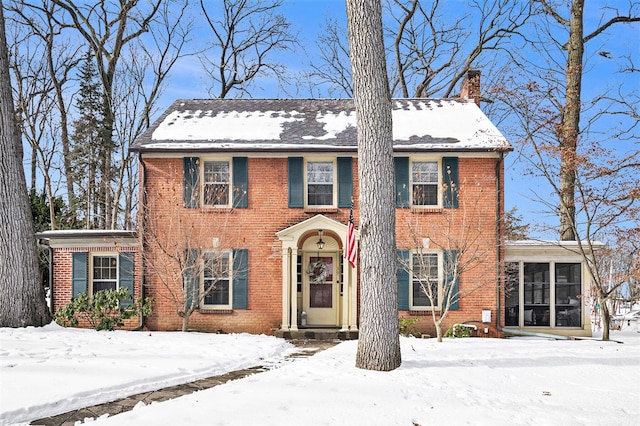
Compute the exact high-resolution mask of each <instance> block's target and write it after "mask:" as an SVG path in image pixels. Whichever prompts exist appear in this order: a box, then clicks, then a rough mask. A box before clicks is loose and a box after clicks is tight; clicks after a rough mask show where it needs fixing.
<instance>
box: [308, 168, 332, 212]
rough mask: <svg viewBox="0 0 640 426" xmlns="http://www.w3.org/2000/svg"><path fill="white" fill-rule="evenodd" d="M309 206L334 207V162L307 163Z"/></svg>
mask: <svg viewBox="0 0 640 426" xmlns="http://www.w3.org/2000/svg"><path fill="white" fill-rule="evenodd" d="M307 204H308V205H310V206H331V205H333V162H331V161H309V162H308V163H307Z"/></svg>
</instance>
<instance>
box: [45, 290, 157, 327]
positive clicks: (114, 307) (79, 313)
mask: <svg viewBox="0 0 640 426" xmlns="http://www.w3.org/2000/svg"><path fill="white" fill-rule="evenodd" d="M126 301H130V303H123V302H126ZM151 303H152V301H151V298H149V297H147V298H144V299H142V298H139V299H136V300H133V296H132V295H130V294H129V291H128V289H127V288H126V287H121V288H119V289H117V290H101V291H99V292H97V293H96V294H94V295H93V297H89V296H88V295H87V294H86V293H82V294H79V295H78V296H76V297H74V298H73V299H71V302H70V303H69V304H67V305H65V306H64V307H62V308H61V309H58V310H57V311H56V313H55V315H54V319H55V321H56V322H57V323H58V324H60V325H61V326H63V327H76V326H77V325H78V323H79V321H80V320H82V319H84V320H86V321H87V322H88V323H89V324H90V325H91V327H93V328H94V329H95V330H115V329H116V328H118V327H122V326H123V325H124V320H127V319H129V318H132V317H134V316H137V315H141V314H142V315H149V314H150V313H151V311H152V310H153V307H152V306H151Z"/></svg>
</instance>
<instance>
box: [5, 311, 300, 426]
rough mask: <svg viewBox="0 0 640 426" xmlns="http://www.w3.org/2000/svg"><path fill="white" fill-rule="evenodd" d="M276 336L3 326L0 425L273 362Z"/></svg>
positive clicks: (282, 345) (279, 350) (283, 348)
mask: <svg viewBox="0 0 640 426" xmlns="http://www.w3.org/2000/svg"><path fill="white" fill-rule="evenodd" d="M294 349H295V348H294V347H293V346H292V345H291V344H289V343H287V342H285V341H284V340H281V339H276V338H275V337H271V336H255V335H248V334H230V335H220V334H205V333H180V332H151V333H149V332H127V331H114V332H108V331H103V332H96V331H93V330H86V329H75V328H62V327H60V326H58V325H57V324H55V323H52V324H49V325H48V326H46V327H42V328H34V327H29V328H26V329H24V328H17V329H12V328H0V425H5V424H13V423H16V422H24V421H29V420H35V419H39V418H43V417H47V416H51V415H55V414H60V413H65V412H67V411H71V410H74V409H78V408H82V407H86V406H90V405H95V404H101V403H104V402H108V401H113V400H114V399H119V398H122V397H126V396H129V395H134V394H137V393H141V392H146V391H149V390H156V389H161V388H164V387H167V386H173V385H177V384H182V383H187V382H190V381H193V380H197V379H202V378H205V377H211V376H215V375H219V374H224V373H227V372H229V371H234V370H239V369H243V368H247V367H252V366H256V365H263V364H265V363H269V362H272V361H273V360H276V359H278V358H281V357H282V356H283V355H286V354H288V353H290V352H291V351H293V350H294Z"/></svg>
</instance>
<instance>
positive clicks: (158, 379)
mask: <svg viewBox="0 0 640 426" xmlns="http://www.w3.org/2000/svg"><path fill="white" fill-rule="evenodd" d="M612 338H613V339H619V340H623V341H624V342H625V343H624V344H618V343H615V342H601V341H595V340H584V341H555V340H545V339H533V338H512V339H456V340H452V339H445V341H444V342H443V343H437V342H436V341H435V339H429V340H421V339H405V338H403V339H402V340H401V342H402V356H403V363H402V366H401V367H400V368H399V369H397V370H395V371H392V372H389V373H380V372H372V371H364V370H359V369H357V368H355V367H354V360H355V352H356V347H357V342H355V341H350V342H344V343H341V344H340V345H338V346H336V347H334V348H331V349H328V350H326V351H324V352H320V353H318V354H317V355H315V356H313V357H311V358H308V359H298V360H296V361H294V362H291V363H283V364H281V365H280V367H279V368H275V369H273V370H270V371H267V372H265V373H260V374H256V375H253V376H250V377H247V378H245V379H242V380H237V381H233V382H228V383H227V384H225V385H222V386H218V387H215V388H211V389H208V390H204V391H200V392H196V393H194V394H191V395H187V396H184V397H181V398H178V399H174V400H171V401H166V402H162V403H154V404H151V405H147V406H144V405H143V404H142V403H140V404H139V405H138V406H136V408H135V409H134V410H133V411H130V412H128V413H124V414H120V415H117V416H112V417H102V418H100V419H97V420H95V421H94V423H93V424H96V425H102V424H105V425H113V424H123V425H129V424H166V425H176V424H192V425H205V424H206V425H235V424H237V425H247V424H251V425H289V424H292V425H300V424H304V425H342V424H344V425H350V426H352V425H409V426H410V425H412V422H414V423H417V424H420V425H422V426H425V425H435V424H449V425H459V424H473V425H536V426H538V425H558V424H564V425H602V424H611V425H637V424H640V388H639V387H638V383H640V333H635V332H633V333H632V332H624V331H623V332H613V334H612ZM0 347H1V348H2V349H0V355H1V357H0V360H1V362H2V365H1V370H0V374H1V375H0V379H1V380H2V403H1V410H0V422H3V423H12V422H17V421H26V420H27V419H35V418H39V417H42V416H43V414H44V415H47V414H51V413H46V412H45V411H46V410H47V409H50V410H52V411H56V412H60V411H66V410H59V409H58V408H59V406H60V405H63V406H64V408H65V409H66V408H72V407H71V405H73V406H80V405H90V404H95V403H99V402H103V401H104V397H105V396H107V395H109V396H121V395H124V394H126V393H137V392H139V391H142V390H146V389H150V388H154V387H159V386H164V385H168V384H174V383H177V382H184V381H186V380H188V379H189V378H193V379H197V378H201V377H204V376H207V375H211V374H218V373H220V372H223V371H227V370H229V369H234V368H242V367H246V366H248V365H255V364H263V363H264V359H266V358H270V359H271V360H272V361H273V360H276V359H277V357H278V356H279V355H280V356H281V355H284V354H285V353H287V352H288V351H290V350H291V349H290V346H289V345H287V344H285V343H284V342H283V341H281V340H277V339H275V338H271V337H266V336H250V335H208V334H198V333H187V334H184V333H156V332H154V333H151V335H150V334H149V333H126V332H116V333H106V332H102V333H96V332H93V331H88V330H65V329H60V328H58V327H56V326H48V327H45V328H44V329H33V328H30V329H26V330H24V329H18V330H13V329H0Z"/></svg>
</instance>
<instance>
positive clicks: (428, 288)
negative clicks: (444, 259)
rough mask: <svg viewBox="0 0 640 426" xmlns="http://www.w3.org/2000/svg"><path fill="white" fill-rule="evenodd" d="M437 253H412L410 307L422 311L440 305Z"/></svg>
mask: <svg viewBox="0 0 640 426" xmlns="http://www.w3.org/2000/svg"><path fill="white" fill-rule="evenodd" d="M439 284H440V278H439V276H438V254H437V253H414V254H413V256H412V258H411V287H412V288H411V296H412V297H411V307H412V309H423V308H426V307H430V306H432V304H431V301H432V300H433V306H436V307H437V306H439V304H440V297H439V293H440V285H439Z"/></svg>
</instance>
